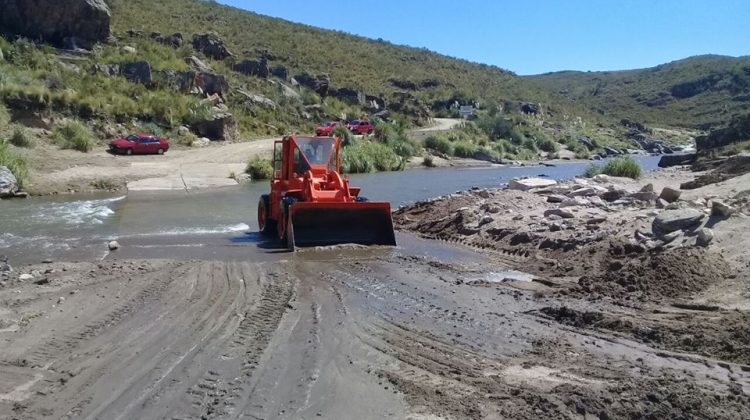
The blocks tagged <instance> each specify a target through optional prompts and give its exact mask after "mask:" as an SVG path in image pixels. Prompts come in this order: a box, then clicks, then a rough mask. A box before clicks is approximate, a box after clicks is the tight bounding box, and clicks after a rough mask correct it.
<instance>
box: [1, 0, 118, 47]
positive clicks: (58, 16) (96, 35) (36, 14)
mask: <svg viewBox="0 0 750 420" xmlns="http://www.w3.org/2000/svg"><path fill="white" fill-rule="evenodd" d="M0 11H1V12H0V33H4V34H7V35H21V36H25V37H28V38H31V39H33V40H42V41H45V42H49V43H52V44H54V45H57V46H74V47H76V48H91V47H92V46H93V44H95V43H96V42H100V41H105V40H106V39H107V38H108V37H109V36H110V27H109V23H110V10H109V7H107V4H106V3H105V2H104V0H66V1H60V0H0Z"/></svg>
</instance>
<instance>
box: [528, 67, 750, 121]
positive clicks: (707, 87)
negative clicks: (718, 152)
mask: <svg viewBox="0 0 750 420" xmlns="http://www.w3.org/2000/svg"><path fill="white" fill-rule="evenodd" d="M524 79H525V80H528V81H530V82H533V83H536V84H537V85H538V86H541V87H544V88H546V89H548V90H550V91H551V92H554V93H557V94H560V95H563V96H565V97H567V98H569V99H571V100H575V101H580V102H581V103H582V104H584V105H586V106H587V107H589V108H591V109H592V110H594V111H596V112H599V113H603V114H613V115H617V116H621V117H622V118H632V119H636V120H640V121H643V122H646V123H650V124H660V125H669V126H683V127H693V128H701V129H708V128H714V127H716V126H720V125H723V124H726V123H727V122H728V121H730V120H731V119H732V118H733V117H735V116H736V115H739V114H742V113H743V111H745V110H748V109H750V56H743V57H738V58H735V57H727V56H719V55H703V56H696V57H690V58H686V59H684V60H678V61H673V62H671V63H667V64H662V65H659V66H656V67H652V68H647V69H639V70H627V71H605V72H577V71H563V72H556V73H546V74H541V75H537V76H528V77H524Z"/></svg>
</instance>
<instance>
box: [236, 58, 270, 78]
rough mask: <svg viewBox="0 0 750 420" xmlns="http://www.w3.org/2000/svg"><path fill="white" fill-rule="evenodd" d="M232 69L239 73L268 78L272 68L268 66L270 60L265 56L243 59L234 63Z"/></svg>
mask: <svg viewBox="0 0 750 420" xmlns="http://www.w3.org/2000/svg"><path fill="white" fill-rule="evenodd" d="M232 70H234V71H236V72H237V73H242V74H244V75H246V76H256V77H262V78H264V79H265V78H268V75H269V74H271V69H269V68H268V61H266V59H265V58H261V59H260V60H243V61H240V62H239V63H234V64H232Z"/></svg>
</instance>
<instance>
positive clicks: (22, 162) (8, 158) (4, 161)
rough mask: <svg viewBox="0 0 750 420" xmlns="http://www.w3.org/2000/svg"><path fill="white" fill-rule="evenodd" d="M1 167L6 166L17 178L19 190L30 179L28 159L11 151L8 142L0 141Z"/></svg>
mask: <svg viewBox="0 0 750 420" xmlns="http://www.w3.org/2000/svg"><path fill="white" fill-rule="evenodd" d="M0 166H5V167H6V168H8V170H10V172H11V173H12V174H13V175H14V176H15V177H16V181H17V182H18V188H19V189H22V188H23V186H24V184H25V182H26V180H27V179H28V177H29V170H28V167H27V166H26V159H24V158H23V156H21V155H19V154H18V153H16V152H14V151H13V150H11V149H10V146H9V143H8V142H7V141H0Z"/></svg>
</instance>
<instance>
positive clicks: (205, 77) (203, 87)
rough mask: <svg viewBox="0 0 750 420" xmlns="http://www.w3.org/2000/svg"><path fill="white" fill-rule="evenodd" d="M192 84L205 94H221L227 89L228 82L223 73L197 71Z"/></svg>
mask: <svg viewBox="0 0 750 420" xmlns="http://www.w3.org/2000/svg"><path fill="white" fill-rule="evenodd" d="M193 85H194V87H195V88H197V89H200V92H202V93H204V94H207V95H214V94H216V95H220V96H223V94H224V92H226V91H227V90H228V89H229V82H228V81H227V78H226V77H225V76H224V75H221V74H216V73H209V72H199V73H197V74H196V75H195V82H194V84H193Z"/></svg>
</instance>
